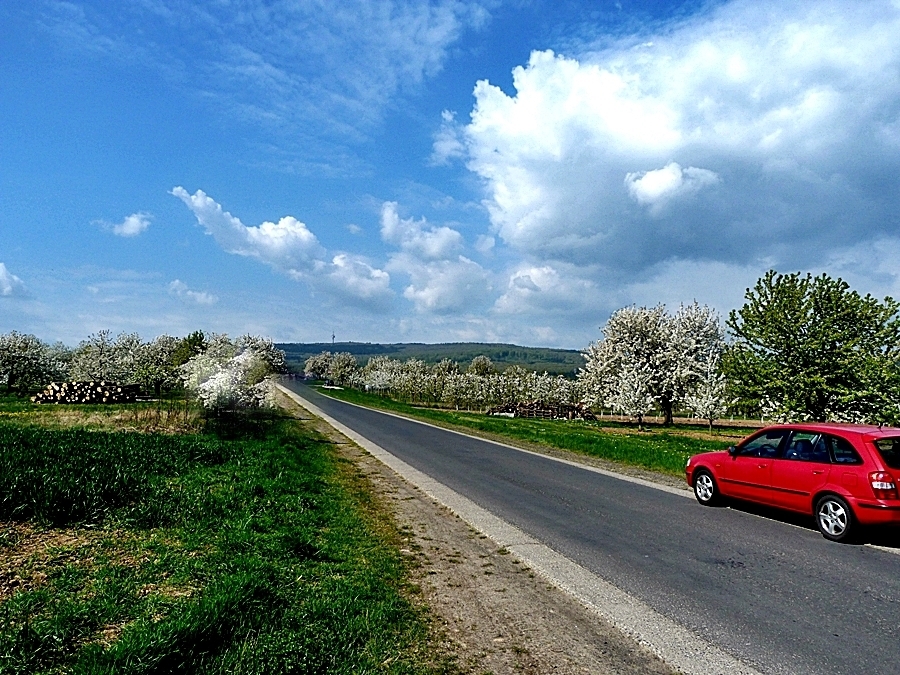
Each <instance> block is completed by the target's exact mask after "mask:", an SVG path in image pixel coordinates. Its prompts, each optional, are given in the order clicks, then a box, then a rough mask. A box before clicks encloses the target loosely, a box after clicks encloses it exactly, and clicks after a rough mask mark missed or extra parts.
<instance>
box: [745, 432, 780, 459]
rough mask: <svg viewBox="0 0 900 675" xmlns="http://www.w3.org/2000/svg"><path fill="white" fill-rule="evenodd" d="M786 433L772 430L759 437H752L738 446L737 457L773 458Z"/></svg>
mask: <svg viewBox="0 0 900 675" xmlns="http://www.w3.org/2000/svg"><path fill="white" fill-rule="evenodd" d="M787 433H788V432H787V430H785V429H772V430H771V431H767V432H766V433H764V434H760V435H759V436H754V437H753V438H751V439H750V440H749V441H747V442H746V443H744V444H742V445H739V446H738V455H740V456H741V457H775V456H776V455H777V454H778V448H779V447H780V446H781V442H782V441H783V440H784V437H785V436H786V435H787Z"/></svg>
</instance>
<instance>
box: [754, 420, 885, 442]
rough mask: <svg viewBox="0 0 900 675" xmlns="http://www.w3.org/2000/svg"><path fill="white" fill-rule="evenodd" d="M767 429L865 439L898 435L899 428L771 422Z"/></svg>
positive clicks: (874, 425) (827, 423) (828, 423)
mask: <svg viewBox="0 0 900 675" xmlns="http://www.w3.org/2000/svg"><path fill="white" fill-rule="evenodd" d="M769 429H793V430H795V431H816V432H822V433H837V434H855V435H859V436H865V437H866V438H867V439H875V438H884V437H892V436H900V428H897V427H885V426H879V425H876V424H845V423H843V422H797V423H794V424H773V425H772V426H769V427H766V430H769Z"/></svg>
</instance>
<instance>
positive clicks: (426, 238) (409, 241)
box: [381, 202, 463, 260]
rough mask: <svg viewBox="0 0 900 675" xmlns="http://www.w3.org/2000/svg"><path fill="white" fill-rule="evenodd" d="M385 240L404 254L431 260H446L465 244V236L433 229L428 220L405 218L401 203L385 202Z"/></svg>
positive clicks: (446, 230)
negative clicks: (399, 212)
mask: <svg viewBox="0 0 900 675" xmlns="http://www.w3.org/2000/svg"><path fill="white" fill-rule="evenodd" d="M381 237H382V239H384V240H385V241H386V242H388V243H391V244H395V245H397V246H399V247H400V248H401V249H402V250H403V251H406V252H408V253H412V254H415V255H418V256H421V257H422V258H426V259H429V260H441V259H446V258H448V257H450V256H452V255H453V254H454V253H455V252H456V251H458V250H459V249H461V248H462V244H463V238H462V235H461V234H460V233H459V232H457V231H456V230H454V229H452V228H449V227H446V226H441V227H432V226H429V225H428V223H427V222H426V221H425V219H424V218H423V219H422V220H418V221H417V220H413V219H412V218H408V219H404V218H401V217H400V216H399V214H398V213H397V202H385V203H384V204H383V205H382V207H381Z"/></svg>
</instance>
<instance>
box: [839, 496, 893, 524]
mask: <svg viewBox="0 0 900 675" xmlns="http://www.w3.org/2000/svg"><path fill="white" fill-rule="evenodd" d="M850 506H851V507H852V508H853V513H854V514H855V515H856V519H857V520H858V521H859V522H860V523H862V524H863V525H891V524H893V525H900V501H897V500H895V499H892V500H890V501H888V500H881V499H879V500H861V499H854V500H851V503H850Z"/></svg>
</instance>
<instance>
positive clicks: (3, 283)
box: [0, 262, 28, 298]
mask: <svg viewBox="0 0 900 675" xmlns="http://www.w3.org/2000/svg"><path fill="white" fill-rule="evenodd" d="M26 295H28V291H27V290H26V288H25V282H23V281H22V280H21V279H20V278H19V277H17V276H16V275H15V274H13V273H12V272H10V271H9V270H8V269H6V265H5V264H4V263H2V262H0V298H21V297H25V296H26Z"/></svg>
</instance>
